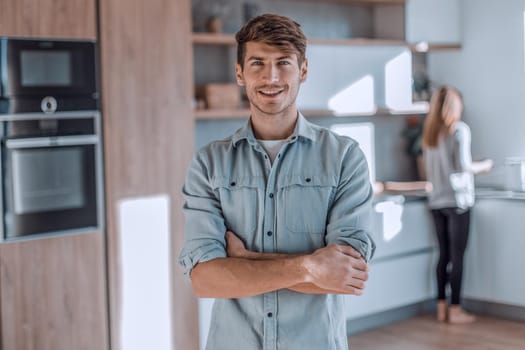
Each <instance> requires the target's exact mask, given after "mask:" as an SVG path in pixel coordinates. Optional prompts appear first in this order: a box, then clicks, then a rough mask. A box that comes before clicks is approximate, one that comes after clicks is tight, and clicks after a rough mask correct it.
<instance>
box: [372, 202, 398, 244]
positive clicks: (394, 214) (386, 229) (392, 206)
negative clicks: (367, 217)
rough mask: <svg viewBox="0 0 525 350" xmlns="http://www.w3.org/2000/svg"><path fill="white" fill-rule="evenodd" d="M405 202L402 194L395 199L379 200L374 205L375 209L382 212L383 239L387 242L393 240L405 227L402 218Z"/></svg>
mask: <svg viewBox="0 0 525 350" xmlns="http://www.w3.org/2000/svg"><path fill="white" fill-rule="evenodd" d="M398 197H399V198H398ZM403 203H404V198H403V197H402V196H396V197H395V198H394V199H389V200H385V201H382V202H379V203H377V204H376V205H375V206H374V210H375V211H376V212H377V213H381V214H382V219H383V222H382V224H383V240H384V241H385V242H388V241H390V240H392V239H393V238H394V237H395V236H397V235H398V234H399V233H400V232H401V230H402V228H403V222H402V220H401V218H402V216H403Z"/></svg>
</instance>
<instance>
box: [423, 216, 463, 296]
mask: <svg viewBox="0 0 525 350" xmlns="http://www.w3.org/2000/svg"><path fill="white" fill-rule="evenodd" d="M432 216H433V218H434V224H435V227H436V234H437V238H438V242H439V261H438V264H437V267H436V276H437V286H438V299H441V300H444V299H446V295H445V288H446V285H447V283H450V289H451V299H450V303H451V304H452V305H459V303H460V300H459V299H460V295H461V279H462V277H463V256H464V254H465V248H466V247H467V241H468V234H469V227H470V210H468V211H466V212H461V213H458V212H457V209H456V208H444V209H433V210H432ZM449 263H450V267H449Z"/></svg>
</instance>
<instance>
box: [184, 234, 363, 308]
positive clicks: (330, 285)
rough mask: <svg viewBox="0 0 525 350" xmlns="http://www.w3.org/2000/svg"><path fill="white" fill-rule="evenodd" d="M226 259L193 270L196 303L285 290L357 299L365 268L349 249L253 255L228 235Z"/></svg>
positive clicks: (331, 247) (329, 247) (335, 247)
mask: <svg viewBox="0 0 525 350" xmlns="http://www.w3.org/2000/svg"><path fill="white" fill-rule="evenodd" d="M226 243H227V253H228V257H227V258H218V259H214V260H211V261H207V262H204V263H199V264H197V265H196V266H195V267H194V268H193V270H192V271H191V275H190V276H191V281H192V285H193V289H194V291H195V293H196V294H197V295H198V296H199V297H210V298H241V297H247V296H253V295H258V294H262V293H267V292H271V291H274V290H278V289H283V288H287V289H290V290H293V291H296V292H300V293H307V294H328V293H330V294H352V295H361V294H362V292H363V288H364V287H365V282H366V280H367V279H368V264H367V263H366V262H365V260H364V259H363V257H362V256H361V254H360V253H359V252H357V251H356V250H355V249H354V248H352V247H351V246H345V245H337V244H331V245H328V246H327V247H323V248H320V249H318V250H316V251H314V252H313V253H311V254H304V255H293V254H272V253H258V252H252V251H249V250H247V249H246V248H245V246H244V243H243V242H242V241H241V240H240V239H239V238H238V237H237V236H236V235H235V234H234V233H233V232H231V231H228V232H227V233H226Z"/></svg>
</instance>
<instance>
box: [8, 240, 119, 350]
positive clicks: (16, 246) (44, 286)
mask: <svg viewBox="0 0 525 350" xmlns="http://www.w3.org/2000/svg"><path fill="white" fill-rule="evenodd" d="M104 262H105V256H104V237H103V234H102V233H101V232H92V233H82V234H72V235H63V236H56V237H49V238H39V239H32V240H26V241H18V242H11V243H2V244H0V317H1V330H0V348H2V350H32V349H38V350H71V349H75V350H92V349H97V350H104V349H108V346H109V339H108V318H107V308H106V302H107V296H106V273H105V263H104Z"/></svg>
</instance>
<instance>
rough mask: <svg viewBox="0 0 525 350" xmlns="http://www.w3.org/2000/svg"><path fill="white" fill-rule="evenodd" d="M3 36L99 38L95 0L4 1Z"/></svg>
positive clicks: (0, 5) (1, 4)
mask: <svg viewBox="0 0 525 350" xmlns="http://www.w3.org/2000/svg"><path fill="white" fill-rule="evenodd" d="M0 9H1V10H0V36H15V37H31V38H64V39H65V38H67V39H87V40H96V37H97V31H96V27H97V26H96V2H95V0H2V1H1V2H0Z"/></svg>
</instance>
